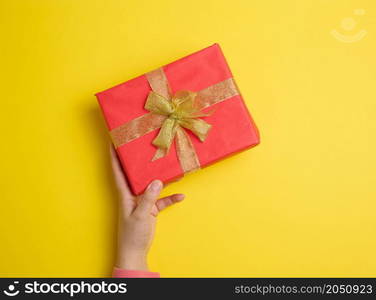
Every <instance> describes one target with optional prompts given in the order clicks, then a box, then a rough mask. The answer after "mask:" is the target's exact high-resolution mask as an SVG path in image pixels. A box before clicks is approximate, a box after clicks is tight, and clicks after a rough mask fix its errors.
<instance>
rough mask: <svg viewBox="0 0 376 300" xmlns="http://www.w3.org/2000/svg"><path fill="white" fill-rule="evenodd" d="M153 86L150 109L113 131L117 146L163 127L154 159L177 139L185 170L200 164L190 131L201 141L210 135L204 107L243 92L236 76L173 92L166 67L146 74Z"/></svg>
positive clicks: (149, 103) (146, 107)
mask: <svg viewBox="0 0 376 300" xmlns="http://www.w3.org/2000/svg"><path fill="white" fill-rule="evenodd" d="M146 77H147V80H148V82H149V84H150V86H151V88H152V91H150V93H149V95H148V98H147V100H146V103H145V106H144V107H145V109H146V110H148V111H149V113H147V114H144V115H142V116H140V117H138V118H135V119H133V120H131V121H129V122H127V123H125V124H123V125H120V126H119V127H117V128H114V129H112V130H111V131H110V135H111V138H112V141H113V143H114V145H115V147H116V148H118V147H120V146H122V145H124V144H126V143H128V142H130V141H132V140H134V139H137V138H139V137H141V136H143V135H145V134H147V133H149V132H151V131H154V130H156V129H158V128H160V131H159V133H158V135H157V137H156V138H155V139H154V140H153V142H152V143H153V145H155V146H156V147H157V148H158V149H157V151H156V153H155V155H154V157H153V158H152V161H154V160H156V159H160V158H162V157H164V156H165V155H167V154H168V152H169V149H170V146H171V144H172V142H173V141H174V140H175V145H176V152H177V156H178V159H179V163H180V166H181V167H182V170H183V172H184V173H187V172H190V171H193V170H196V169H199V168H200V162H199V159H198V157H197V154H196V151H195V149H194V147H193V143H192V141H191V139H190V138H189V136H188V134H187V132H186V131H185V130H184V129H183V128H185V129H188V130H190V131H191V132H192V133H194V134H195V135H196V136H197V137H198V138H199V140H200V141H201V142H204V141H205V139H206V137H207V136H208V133H209V130H210V128H211V125H210V124H208V123H207V122H205V121H204V120H203V119H200V118H201V117H205V116H208V115H210V114H211V113H212V112H209V113H203V112H201V110H202V109H204V108H206V107H209V106H211V105H213V104H216V103H219V102H221V101H224V100H227V99H229V98H231V97H233V96H235V95H238V94H239V91H238V89H237V87H236V84H235V82H234V80H233V79H232V78H229V79H226V80H224V81H221V82H219V83H216V84H214V85H212V86H209V87H208V88H206V89H203V90H201V91H199V92H191V91H178V92H176V93H175V94H174V95H173V96H171V89H170V86H169V83H168V80H167V78H166V75H165V73H164V71H163V69H162V68H160V69H157V70H155V71H152V72H149V73H147V74H146Z"/></svg>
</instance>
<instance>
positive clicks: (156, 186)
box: [149, 180, 162, 193]
mask: <svg viewBox="0 0 376 300" xmlns="http://www.w3.org/2000/svg"><path fill="white" fill-rule="evenodd" d="M149 188H150V190H151V191H152V192H155V193H157V192H159V191H160V190H161V189H162V182H161V181H160V180H154V181H153V182H152V183H151V184H150V186H149Z"/></svg>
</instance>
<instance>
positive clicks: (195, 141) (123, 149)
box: [96, 44, 259, 195]
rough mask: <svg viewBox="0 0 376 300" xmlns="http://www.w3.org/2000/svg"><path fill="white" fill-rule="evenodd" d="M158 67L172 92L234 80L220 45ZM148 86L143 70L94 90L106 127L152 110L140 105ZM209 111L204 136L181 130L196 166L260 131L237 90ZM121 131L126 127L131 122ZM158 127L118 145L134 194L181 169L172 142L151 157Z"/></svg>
mask: <svg viewBox="0 0 376 300" xmlns="http://www.w3.org/2000/svg"><path fill="white" fill-rule="evenodd" d="M160 70H161V71H162V73H164V76H165V79H166V80H167V82H168V84H169V86H170V89H171V94H174V93H175V92H177V91H182V90H188V91H194V92H199V91H203V90H205V89H208V88H210V87H211V86H218V83H221V82H226V80H233V79H232V73H231V71H230V69H229V67H228V65H227V62H226V60H225V58H224V56H223V53H222V51H221V49H220V47H219V45H218V44H214V45H212V46H210V47H208V48H205V49H203V50H201V51H198V52H196V53H193V54H191V55H188V56H186V57H184V58H181V59H179V60H177V61H175V62H173V63H170V64H168V65H165V66H163V67H162V68H161V69H160ZM148 79H149V81H148ZM235 88H236V87H235ZM151 90H152V88H151V83H150V78H148V75H147V74H144V75H141V76H139V77H136V78H134V79H131V80H129V81H127V82H124V83H122V84H120V85H117V86H115V87H113V88H110V89H108V90H105V91H103V92H100V93H98V94H96V96H97V98H98V101H99V104H100V106H101V109H102V112H103V115H104V117H105V120H106V123H107V126H108V129H109V131H110V132H115V131H116V130H118V129H119V128H120V129H121V127H122V126H124V124H129V123H130V122H132V121H134V119H136V118H139V117H141V116H144V115H145V114H150V112H149V111H147V110H146V109H145V108H144V106H145V102H146V100H147V98H148V95H149V93H150V92H151ZM198 94H199V95H200V92H199V93H198ZM211 110H213V112H212V113H211V114H210V115H209V116H204V117H201V119H202V120H205V121H206V122H207V123H209V124H211V125H212V126H211V129H210V131H209V133H208V135H207V137H206V139H205V140H204V141H201V140H200V139H199V138H198V137H197V136H196V135H195V134H193V133H192V132H191V131H190V130H187V129H184V131H185V132H186V133H187V136H188V137H189V139H190V141H191V143H192V145H193V147H194V151H195V153H196V155H197V157H198V163H199V167H200V168H203V167H206V166H208V165H210V164H212V163H214V162H216V161H218V160H221V159H223V158H225V157H227V156H229V155H232V154H235V153H237V152H240V151H242V150H245V149H248V148H251V147H253V146H255V145H257V144H258V143H259V134H258V130H257V128H256V126H255V124H254V122H253V120H252V117H251V116H250V114H249V112H248V110H247V107H246V106H245V103H244V101H243V98H242V96H241V95H240V93H237V94H236V95H233V96H231V95H230V96H228V97H227V98H226V99H224V100H223V101H219V102H218V103H214V104H212V105H210V106H209V107H205V108H204V109H203V110H202V111H203V112H207V111H211ZM124 130H125V131H126V130H128V131H129V127H128V129H123V131H124ZM159 131H160V129H159V128H158V129H155V130H152V131H151V132H149V133H146V134H143V135H141V136H139V137H137V138H133V139H131V140H129V141H127V142H124V143H119V144H118V145H116V146H117V149H116V150H117V153H118V156H119V158H120V161H121V164H122V166H123V170H124V171H125V173H126V176H127V178H128V182H129V184H130V187H131V189H132V191H133V193H134V194H136V195H138V194H140V193H142V192H143V191H144V189H145V188H146V187H147V185H148V184H149V183H150V182H151V181H152V180H154V179H160V180H162V181H163V182H164V183H168V182H171V181H174V180H176V179H178V178H180V177H182V176H183V175H184V173H185V171H184V170H183V168H182V165H181V161H180V160H179V158H178V154H177V151H176V150H178V149H176V148H177V147H176V145H175V143H172V144H171V147H170V149H169V151H168V153H167V154H166V155H165V156H164V157H162V158H159V159H157V160H154V161H153V160H152V158H153V156H154V154H155V152H156V150H157V148H156V146H154V145H153V144H152V142H153V140H154V139H155V137H156V136H157V135H158V132H159ZM124 134H127V132H123V135H124Z"/></svg>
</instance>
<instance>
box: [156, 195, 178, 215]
mask: <svg viewBox="0 0 376 300" xmlns="http://www.w3.org/2000/svg"><path fill="white" fill-rule="evenodd" d="M184 198H185V195H184V194H173V195H170V196H167V197H164V198H161V199H159V200H158V201H157V203H155V206H156V207H157V209H158V212H160V211H162V210H163V209H165V208H166V207H169V206H171V205H172V204H175V203H178V202H181V201H183V200H184Z"/></svg>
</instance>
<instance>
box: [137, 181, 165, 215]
mask: <svg viewBox="0 0 376 300" xmlns="http://www.w3.org/2000/svg"><path fill="white" fill-rule="evenodd" d="M162 187H163V184H162V181H160V180H154V181H152V182H151V183H150V184H149V186H148V187H147V188H146V190H145V192H144V193H143V194H142V195H141V196H140V199H139V201H138V205H137V207H136V210H135V214H138V215H144V214H150V213H151V210H152V209H153V206H154V204H155V202H156V201H157V199H158V197H159V194H160V193H161V191H162Z"/></svg>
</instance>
